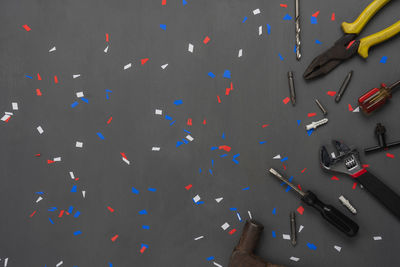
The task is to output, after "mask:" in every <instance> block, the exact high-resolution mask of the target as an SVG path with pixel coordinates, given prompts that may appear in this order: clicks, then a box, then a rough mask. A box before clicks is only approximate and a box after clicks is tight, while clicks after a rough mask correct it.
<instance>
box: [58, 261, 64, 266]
mask: <svg viewBox="0 0 400 267" xmlns="http://www.w3.org/2000/svg"><path fill="white" fill-rule="evenodd" d="M63 263H64V262H63V261H60V262H59V263H57V265H56V267H59V266H61V265H63Z"/></svg>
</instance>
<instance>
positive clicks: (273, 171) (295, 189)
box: [269, 168, 306, 197]
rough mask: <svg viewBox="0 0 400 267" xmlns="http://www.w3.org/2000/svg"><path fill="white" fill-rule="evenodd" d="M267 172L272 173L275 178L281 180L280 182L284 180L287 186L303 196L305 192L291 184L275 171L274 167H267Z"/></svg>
mask: <svg viewBox="0 0 400 267" xmlns="http://www.w3.org/2000/svg"><path fill="white" fill-rule="evenodd" d="M269 172H270V173H272V174H273V175H274V176H275V177H276V178H278V179H279V180H281V181H282V182H284V183H285V184H287V185H288V186H290V187H291V188H292V189H293V190H294V191H296V192H297V193H299V194H300V195H301V196H302V197H304V196H305V194H306V193H304V192H303V191H301V190H300V189H298V188H297V187H296V186H295V185H294V184H292V183H291V182H289V181H288V180H287V179H286V178H284V177H283V176H282V175H281V174H280V173H279V172H277V171H276V170H275V169H273V168H271V169H269Z"/></svg>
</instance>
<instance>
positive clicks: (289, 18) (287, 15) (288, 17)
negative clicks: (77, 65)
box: [283, 14, 292, 20]
mask: <svg viewBox="0 0 400 267" xmlns="http://www.w3.org/2000/svg"><path fill="white" fill-rule="evenodd" d="M291 19H292V17H291V16H290V15H289V14H286V15H285V16H284V17H283V20H291Z"/></svg>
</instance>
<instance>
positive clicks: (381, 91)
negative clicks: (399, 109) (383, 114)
mask: <svg viewBox="0 0 400 267" xmlns="http://www.w3.org/2000/svg"><path fill="white" fill-rule="evenodd" d="M398 85H400V81H397V82H395V83H394V84H392V85H390V86H389V87H387V86H386V85H385V84H382V85H381V88H374V89H372V90H370V91H368V92H367V93H365V94H363V95H362V96H360V97H359V98H358V105H359V106H360V108H361V109H362V111H363V112H364V113H365V114H370V113H371V112H373V111H375V110H377V109H379V108H380V107H381V106H383V105H384V104H385V103H386V101H387V100H388V99H389V98H392V94H393V92H395V89H396V88H399V87H398Z"/></svg>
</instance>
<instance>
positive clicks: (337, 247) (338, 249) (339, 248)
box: [333, 246, 342, 252]
mask: <svg viewBox="0 0 400 267" xmlns="http://www.w3.org/2000/svg"><path fill="white" fill-rule="evenodd" d="M333 247H334V248H335V249H336V250H337V251H338V252H340V251H341V250H342V248H341V247H339V246H333Z"/></svg>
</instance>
